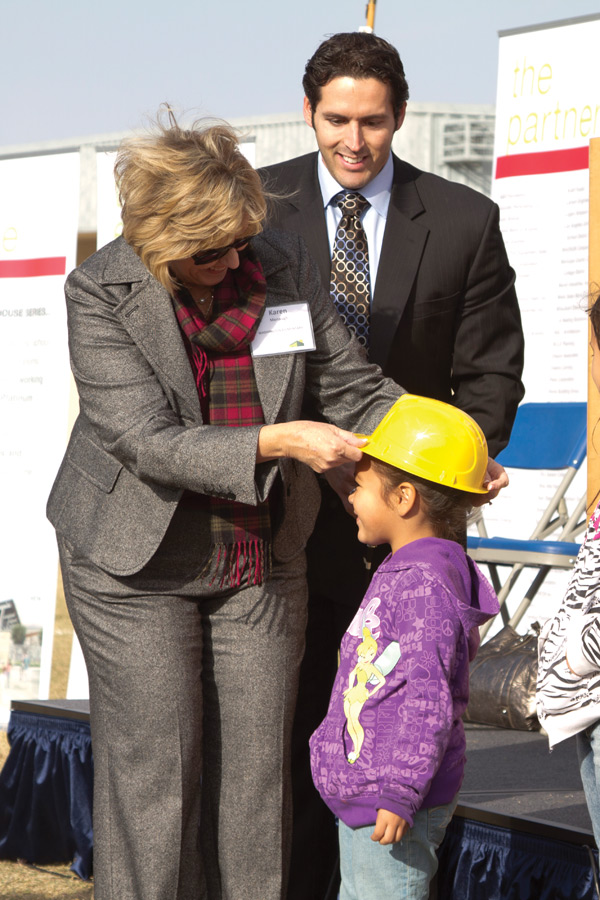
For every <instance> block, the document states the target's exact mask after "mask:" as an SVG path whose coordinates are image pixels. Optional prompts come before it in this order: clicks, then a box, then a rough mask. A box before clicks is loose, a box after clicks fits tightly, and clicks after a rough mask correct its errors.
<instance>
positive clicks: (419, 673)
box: [377, 569, 466, 826]
mask: <svg viewBox="0 0 600 900" xmlns="http://www.w3.org/2000/svg"><path fill="white" fill-rule="evenodd" d="M411 576H412V584H411V593H413V594H416V595H417V596H419V594H420V596H421V598H422V600H421V602H420V603H419V605H418V607H416V616H415V617H414V618H413V620H412V622H407V621H406V604H403V603H399V604H398V612H397V616H396V625H397V634H398V641H399V643H400V646H401V654H402V655H401V660H402V673H403V679H404V683H403V684H400V685H399V689H398V700H399V709H398V715H397V716H396V728H395V735H394V749H393V755H392V756H393V764H392V765H391V766H389V767H388V770H387V771H388V773H389V775H388V777H387V778H386V779H385V781H384V783H383V784H382V788H381V792H380V798H379V802H378V804H377V808H378V809H387V810H389V811H390V812H393V813H396V814H397V815H399V816H401V817H402V818H403V819H405V820H406V821H407V822H408V823H409V824H410V825H411V826H412V824H413V817H414V814H415V813H416V812H417V810H419V809H420V807H421V804H422V803H423V800H424V799H425V797H426V795H427V793H428V791H429V787H430V785H431V781H432V779H433V777H434V775H435V774H436V772H437V771H438V769H439V767H440V764H441V762H442V760H443V758H444V755H445V753H446V749H447V747H448V742H449V740H450V734H451V731H452V726H453V722H454V702H453V697H452V691H451V687H450V683H451V680H452V677H453V674H454V672H455V670H456V665H457V658H458V654H459V652H462V653H463V654H464V653H466V648H465V641H464V640H463V635H464V632H463V627H462V624H461V622H460V619H459V617H458V614H457V612H456V610H455V608H454V606H453V604H452V603H451V602H450V600H449V599H448V597H447V595H446V593H445V591H444V589H443V588H442V587H441V585H437V586H436V585H433V589H432V584H431V581H430V580H429V581H428V582H427V583H426V581H425V577H424V575H423V574H422V573H421V572H420V571H419V570H418V569H412V571H411ZM418 580H421V581H422V585H419V584H416V582H417V581H418ZM459 647H460V648H463V649H462V650H460V651H459Z"/></svg>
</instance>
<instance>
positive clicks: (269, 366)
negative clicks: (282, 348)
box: [253, 238, 296, 425]
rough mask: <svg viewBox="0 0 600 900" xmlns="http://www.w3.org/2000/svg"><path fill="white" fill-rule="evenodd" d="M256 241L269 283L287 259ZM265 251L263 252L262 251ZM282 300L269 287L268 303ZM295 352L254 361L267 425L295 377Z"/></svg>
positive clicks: (274, 418)
mask: <svg viewBox="0 0 600 900" xmlns="http://www.w3.org/2000/svg"><path fill="white" fill-rule="evenodd" d="M256 244H257V245H258V246H257V251H258V253H259V256H260V259H261V263H262V266H263V272H264V275H265V278H266V279H267V283H268V280H269V277H270V276H271V275H273V274H274V273H275V272H276V271H277V270H278V269H280V268H281V267H282V266H283V265H284V264H285V260H284V258H283V256H279V257H275V256H274V255H273V253H272V249H271V247H270V246H269V245H267V246H264V245H261V240H260V238H258V239H256ZM262 250H264V253H263V252H261V251H262ZM282 299H283V298H282V297H281V296H277V295H275V296H273V295H270V294H269V290H268V288H267V302H266V305H267V306H278V305H279V304H280V303H281V302H282ZM295 355H296V354H295V353H281V354H279V355H278V356H257V357H256V358H255V359H254V361H253V366H254V378H255V379H256V387H257V388H258V395H259V397H260V402H261V405H262V409H263V416H264V417H265V422H266V423H267V424H268V425H271V424H273V423H274V422H275V420H276V418H277V415H278V413H279V410H280V409H281V405H282V403H283V399H284V397H285V394H286V391H287V388H288V383H289V380H290V378H291V376H292V368H293V365H294V357H295Z"/></svg>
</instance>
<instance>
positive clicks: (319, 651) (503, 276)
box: [262, 32, 523, 900]
mask: <svg viewBox="0 0 600 900" xmlns="http://www.w3.org/2000/svg"><path fill="white" fill-rule="evenodd" d="M303 85H304V90H305V95H306V96H305V98H304V118H305V119H306V122H307V124H308V125H309V126H310V127H312V128H313V129H314V131H315V136H316V139H317V144H318V147H319V152H318V153H310V154H308V155H306V156H301V157H298V158H296V159H292V160H289V161H288V162H284V163H280V164H278V165H274V166H270V167H268V168H266V169H264V170H263V172H262V175H263V179H264V182H265V186H266V188H267V189H271V190H272V191H274V192H276V193H279V194H282V195H283V196H284V198H285V199H283V200H280V201H278V202H277V203H274V204H273V207H272V212H271V216H270V220H269V225H271V226H273V227H278V228H283V229H287V230H291V231H296V232H298V233H300V234H301V235H302V236H303V237H304V239H305V241H306V243H307V245H308V248H309V250H310V252H311V254H312V255H313V257H314V259H315V260H316V262H317V263H318V265H319V269H320V271H321V276H322V279H323V283H324V284H325V285H326V286H327V287H328V289H329V286H330V277H331V258H332V249H333V247H334V241H335V239H336V228H337V227H338V225H339V222H340V218H341V215H342V213H341V212H340V211H339V209H338V208H337V205H336V204H337V197H338V196H339V192H340V191H344V190H346V191H353V192H357V193H359V194H362V196H363V197H365V199H366V200H367V201H368V204H367V208H366V210H365V211H364V213H363V214H362V225H363V228H364V232H365V234H366V238H367V243H368V259H369V269H370V322H369V334H368V338H367V339H366V341H365V343H367V346H368V355H369V359H370V361H371V362H375V363H378V364H379V365H380V366H381V367H382V369H383V371H384V373H385V374H386V375H388V376H390V377H391V378H393V379H394V380H395V381H397V382H398V383H399V384H401V385H402V386H403V387H405V388H406V389H407V390H408V391H411V392H413V393H416V394H424V395H427V396H430V397H436V398H438V399H439V400H444V401H446V402H450V403H454V404H455V405H457V406H459V407H460V408H461V409H464V410H465V411H466V412H468V413H469V414H470V415H472V416H473V418H475V419H476V420H477V422H478V423H479V424H480V425H481V427H482V429H483V431H484V433H485V435H486V438H487V440H488V445H489V450H490V456H492V457H493V456H495V455H496V454H497V453H498V452H499V451H500V450H501V449H502V448H503V447H504V446H506V444H507V443H508V439H509V436H510V431H511V427H512V423H513V420H514V417H515V413H516V409H517V405H518V403H519V401H520V400H521V398H522V396H523V385H522V383H521V374H522V368H523V333H522V329H521V320H520V315H519V308H518V303H517V297H516V293H515V288H514V281H515V276H514V272H513V271H512V269H511V268H510V266H509V263H508V259H507V256H506V251H505V248H504V243H503V240H502V235H501V233H500V229H499V210H498V207H497V206H496V205H495V204H494V203H492V202H491V201H490V200H489V199H488V198H487V197H485V196H483V195H482V194H480V193H478V192H476V191H473V190H471V189H470V188H467V187H465V186H464V185H460V184H455V183H452V182H449V181H446V180H445V179H443V178H440V177H438V176H436V175H432V174H430V173H427V172H422V171H420V170H419V169H416V168H415V167H414V166H412V165H409V164H408V163H406V162H403V161H402V160H400V159H398V157H396V156H395V155H394V154H393V153H392V152H391V144H392V138H393V136H394V133H395V132H396V131H397V130H398V129H399V128H400V127H401V126H402V123H403V121H404V116H405V113H406V101H407V99H408V85H407V82H406V79H405V76H404V69H403V66H402V62H401V60H400V57H399V56H398V53H397V51H396V50H395V48H394V47H392V46H391V45H390V44H388V43H387V42H386V41H384V40H383V39H381V38H379V37H376V36H375V35H373V34H366V33H359V32H354V33H350V34H337V35H334V36H333V37H331V38H329V39H328V40H327V41H325V42H324V43H323V44H321V46H320V47H319V48H318V49H317V51H316V53H315V54H314V56H313V57H312V58H311V59H310V60H309V61H308V63H307V66H306V71H305V75H304V79H303ZM332 200H333V201H334V202H333V203H332V202H331V201H332ZM338 308H339V309H340V312H341V314H342V317H344V316H345V312H344V309H343V308H341V307H338ZM346 321H347V324H348V326H349V327H350V328H353V325H352V321H351V318H346ZM336 474H337V476H338V479H337V480H336V481H335V483H333V482H331V487H332V488H333V489H331V488H330V487H329V486H328V485H327V484H325V483H324V485H323V502H322V509H321V514H320V518H319V522H318V524H317V528H316V530H315V533H314V535H313V537H312V539H311V542H310V544H309V548H308V566H309V588H310V597H311V600H310V606H309V627H308V632H307V650H306V654H305V660H304V664H303V673H302V675H301V680H300V696H299V699H298V711H297V714H296V723H295V738H294V741H295V748H294V758H293V763H292V765H293V773H294V780H295V794H294V803H295V813H294V820H295V824H294V853H293V859H292V872H291V878H290V890H289V893H288V900H292V898H293V900H323V898H324V897H325V896H326V895H327V884H328V882H329V881H330V880H331V871H332V862H331V860H332V855H333V854H334V853H335V840H336V838H335V831H334V829H333V822H332V820H331V819H330V814H329V812H328V811H327V810H326V808H325V807H324V806H323V805H322V804H321V802H320V800H319V798H318V796H317V794H316V792H314V793H313V791H314V789H313V788H312V784H311V783H310V772H309V769H308V760H307V749H306V748H307V741H308V737H309V736H310V734H311V733H312V731H313V730H314V728H316V726H317V725H318V724H319V722H320V721H321V720H322V718H323V717H324V714H325V712H326V708H327V701H328V696H329V689H330V687H331V683H332V681H333V676H334V673H335V665H336V649H337V646H338V644H339V640H340V638H341V635H342V634H343V631H344V630H345V628H346V626H347V625H348V623H349V621H350V619H351V618H352V615H353V613H354V611H355V610H356V608H357V606H358V604H359V603H360V600H361V599H362V596H363V594H364V590H365V588H366V577H365V566H364V562H363V557H364V549H365V548H364V547H362V545H360V544H358V541H357V539H356V526H355V524H354V522H353V520H352V519H351V517H350V516H348V515H347V514H346V512H345V511H344V508H343V499H340V498H343V497H344V496H345V494H347V492H348V490H349V474H348V473H346V475H345V479H346V480H340V476H341V477H342V479H343V478H344V473H342V472H340V471H339V470H336ZM491 474H494V468H493V466H492V468H491ZM496 486H501V482H498V483H497V484H496ZM336 492H337V493H336ZM334 877H335V876H334ZM331 896H333V892H331Z"/></svg>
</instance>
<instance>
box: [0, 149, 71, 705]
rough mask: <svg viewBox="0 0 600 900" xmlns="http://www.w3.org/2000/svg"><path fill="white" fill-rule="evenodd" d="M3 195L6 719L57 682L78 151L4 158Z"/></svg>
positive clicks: (1, 556)
mask: <svg viewBox="0 0 600 900" xmlns="http://www.w3.org/2000/svg"><path fill="white" fill-rule="evenodd" d="M0 197H2V203H1V206H0V320H1V321H2V327H1V328H0V385H1V387H0V416H1V420H2V423H3V427H2V431H1V436H0V465H1V471H2V493H3V498H2V499H3V504H2V505H3V510H4V514H3V516H2V518H1V520H0V571H1V572H2V577H1V580H0V610H1V612H2V620H1V621H2V625H1V626H0V627H1V629H2V630H0V672H2V673H3V678H1V679H0V721H7V720H8V715H9V708H10V701H11V700H12V699H25V698H27V697H34V698H47V697H48V691H49V685H50V666H51V658H52V638H53V630H54V611H55V603H56V587H57V575H58V556H57V551H56V540H55V536H54V531H53V529H52V527H51V526H50V524H49V523H48V522H47V520H46V515H45V506H46V500H47V497H48V493H49V491H50V487H51V485H52V482H53V479H54V476H55V475H56V472H57V470H58V467H59V465H60V461H61V459H62V456H63V454H64V450H65V446H66V441H67V427H68V406H69V386H70V370H69V359H68V349H67V330H66V313H65V300H64V293H63V285H64V281H65V275H66V274H67V273H68V272H69V271H70V270H71V269H72V268H73V267H74V265H75V254H76V247H77V224H78V216H79V154H78V153H64V154H57V155H48V156H41V157H32V158H23V159H9V160H2V161H0ZM15 624H20V625H22V626H24V631H23V629H18V628H17V629H16V630H15V629H14V627H13V626H14V625H15ZM19 631H20V632H21V633H20V634H19ZM7 635H10V638H9V637H8V636H7ZM23 635H25V638H24V641H23V640H21V638H22V637H23Z"/></svg>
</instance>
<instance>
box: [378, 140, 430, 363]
mask: <svg viewBox="0 0 600 900" xmlns="http://www.w3.org/2000/svg"><path fill="white" fill-rule="evenodd" d="M415 174H418V173H417V170H415V169H413V168H412V166H407V165H406V164H404V163H403V162H402V161H401V160H399V159H398V158H397V157H394V183H393V186H392V194H391V197H390V205H389V208H388V214H387V221H386V226H385V234H384V238H383V244H382V247H381V255H380V258H379V267H378V269H377V281H376V283H375V291H374V293H373V305H372V317H371V336H370V342H369V359H370V360H371V362H375V363H378V364H379V365H384V364H385V362H386V361H387V358H388V355H389V352H390V349H391V346H392V343H393V341H394V338H395V335H396V330H397V328H398V323H399V322H400V319H401V317H402V314H403V313H404V310H405V308H406V304H407V302H408V298H409V297H410V292H411V290H412V286H413V284H414V281H415V278H416V276H417V272H418V270H419V264H420V262H421V257H422V255H423V250H424V248H425V244H426V241H427V236H428V234H429V229H428V228H427V227H426V226H424V225H421V224H420V223H419V222H417V221H415V219H416V218H417V217H418V216H419V215H421V213H423V212H424V206H423V203H422V201H421V198H420V196H419V192H418V190H417V186H416V183H415Z"/></svg>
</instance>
